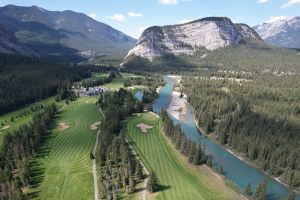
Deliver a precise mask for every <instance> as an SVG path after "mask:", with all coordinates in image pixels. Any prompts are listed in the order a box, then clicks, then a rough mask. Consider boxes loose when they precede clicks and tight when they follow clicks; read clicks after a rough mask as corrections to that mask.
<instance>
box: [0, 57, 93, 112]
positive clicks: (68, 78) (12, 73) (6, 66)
mask: <svg viewBox="0 0 300 200" xmlns="http://www.w3.org/2000/svg"><path fill="white" fill-rule="evenodd" d="M90 76H91V73H90V71H89V70H88V69H86V68H84V67H83V66H76V65H74V66H71V65H67V64H56V63H50V62H47V61H42V60H40V59H38V58H28V57H24V56H17V55H0V96H1V99H0V114H4V113H7V112H10V111H13V110H16V109H18V108H21V107H23V106H24V105H26V104H29V103H33V102H36V101H38V100H41V99H44V98H46V97H49V96H52V95H55V94H56V93H57V92H58V89H59V88H61V87H62V86H64V85H66V82H70V83H72V82H74V81H79V80H81V79H83V78H88V77H90Z"/></svg>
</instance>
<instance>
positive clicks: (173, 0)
mask: <svg viewBox="0 0 300 200" xmlns="http://www.w3.org/2000/svg"><path fill="white" fill-rule="evenodd" d="M180 1H182V2H188V1H192V0H158V3H160V4H165V5H176V4H178V3H179V2H180Z"/></svg>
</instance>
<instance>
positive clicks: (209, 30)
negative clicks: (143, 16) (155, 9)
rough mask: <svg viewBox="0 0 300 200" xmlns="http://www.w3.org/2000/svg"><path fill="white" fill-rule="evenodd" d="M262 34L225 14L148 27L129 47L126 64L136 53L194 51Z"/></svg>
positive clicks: (153, 54)
mask: <svg viewBox="0 0 300 200" xmlns="http://www.w3.org/2000/svg"><path fill="white" fill-rule="evenodd" d="M247 39H253V40H256V41H259V42H261V41H262V39H261V38H260V36H259V35H258V34H257V33H256V32H255V31H254V30H253V29H252V28H250V27H249V26H248V25H246V24H234V23H233V22H232V21H231V20H230V19H228V18H226V17H209V18H203V19H200V20H196V21H192V22H189V23H185V24H178V25H169V26H154V27H150V28H148V29H146V30H145V31H144V32H143V34H142V36H141V37H140V39H139V40H138V43H137V45H136V46H135V47H134V48H133V49H132V50H130V51H129V53H128V55H127V56H126V58H125V61H124V63H123V64H124V65H126V63H127V62H130V60H132V59H134V58H135V57H140V58H144V59H148V60H149V61H152V60H153V59H154V58H157V57H163V56H165V55H174V56H179V55H193V54H195V53H197V52H198V51H199V50H200V49H207V50H216V49H219V48H223V47H227V46H230V45H237V44H239V43H242V42H245V40H247Z"/></svg>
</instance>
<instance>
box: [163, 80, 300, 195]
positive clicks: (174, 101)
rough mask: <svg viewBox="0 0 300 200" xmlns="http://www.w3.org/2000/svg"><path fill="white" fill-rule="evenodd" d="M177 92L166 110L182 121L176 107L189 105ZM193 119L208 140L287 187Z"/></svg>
mask: <svg viewBox="0 0 300 200" xmlns="http://www.w3.org/2000/svg"><path fill="white" fill-rule="evenodd" d="M169 77H171V76H169ZM171 78H175V79H176V81H177V83H180V81H181V77H178V76H172V77H171ZM178 94H179V93H178V92H173V93H172V103H171V104H170V105H169V107H168V109H167V111H168V113H169V115H171V116H172V117H174V118H176V119H177V120H181V121H183V120H182V118H181V117H180V114H181V113H180V112H179V110H178V107H179V106H181V107H184V106H185V108H187V106H190V105H189V103H188V102H187V101H186V99H187V96H186V95H185V99H181V98H178V96H179V95H178ZM184 114H186V113H184ZM194 121H195V125H196V127H197V129H198V130H199V132H201V133H202V134H203V135H204V136H206V137H208V138H209V139H210V140H212V141H213V142H214V143H216V144H218V145H219V146H220V147H222V148H223V149H224V150H226V151H227V152H229V153H230V154H231V155H233V156H234V157H236V158H237V159H239V160H241V161H242V162H244V163H246V164H247V165H249V166H251V167H253V168H255V169H256V170H259V171H260V172H262V173H263V174H265V175H266V176H268V177H270V178H272V179H273V180H274V181H276V182H278V183H280V184H281V185H283V186H284V187H286V188H289V186H288V185H287V184H285V183H284V182H283V181H282V180H280V178H279V177H273V176H271V175H269V174H268V173H266V172H265V171H263V170H261V169H260V168H259V167H258V166H257V164H256V163H255V162H253V161H251V160H249V159H248V158H247V157H246V156H244V155H242V154H241V153H240V152H238V151H236V150H235V149H233V148H231V147H229V146H225V145H222V144H220V143H219V141H218V140H217V138H216V137H215V136H214V135H213V134H207V133H205V131H204V130H203V128H201V127H199V125H198V122H197V120H196V119H194ZM293 191H294V192H296V193H297V194H299V191H298V190H293Z"/></svg>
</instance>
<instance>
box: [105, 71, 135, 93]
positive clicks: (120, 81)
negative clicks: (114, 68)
mask: <svg viewBox="0 0 300 200" xmlns="http://www.w3.org/2000/svg"><path fill="white" fill-rule="evenodd" d="M134 77H141V76H140V75H135V74H130V73H121V76H118V77H116V78H114V80H113V81H112V82H110V83H107V84H105V85H103V87H106V88H108V89H111V90H118V89H120V88H124V79H126V78H134Z"/></svg>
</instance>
